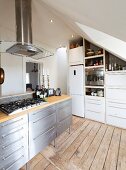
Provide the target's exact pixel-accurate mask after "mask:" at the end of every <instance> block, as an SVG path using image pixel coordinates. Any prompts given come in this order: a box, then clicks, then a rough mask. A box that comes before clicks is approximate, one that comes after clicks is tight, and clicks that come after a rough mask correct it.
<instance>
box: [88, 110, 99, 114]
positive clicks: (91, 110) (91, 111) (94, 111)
mask: <svg viewBox="0 0 126 170" xmlns="http://www.w3.org/2000/svg"><path fill="white" fill-rule="evenodd" d="M87 111H89V112H94V113H101V112H97V111H94V110H93V111H92V110H87Z"/></svg>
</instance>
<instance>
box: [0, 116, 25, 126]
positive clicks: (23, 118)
mask: <svg viewBox="0 0 126 170" xmlns="http://www.w3.org/2000/svg"><path fill="white" fill-rule="evenodd" d="M23 119H24V118H21V119H18V120H16V121H13V122H11V123H8V124H5V125H1V127H5V126H8V125H11V124H14V123H17V122H20V121H22V120H23Z"/></svg>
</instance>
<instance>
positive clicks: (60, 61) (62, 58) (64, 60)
mask: <svg viewBox="0 0 126 170" xmlns="http://www.w3.org/2000/svg"><path fill="white" fill-rule="evenodd" d="M56 56H57V73H58V74H57V79H58V81H57V87H59V88H61V91H62V93H63V94H66V93H67V76H68V57H67V52H66V48H59V49H58V50H57V52H56Z"/></svg>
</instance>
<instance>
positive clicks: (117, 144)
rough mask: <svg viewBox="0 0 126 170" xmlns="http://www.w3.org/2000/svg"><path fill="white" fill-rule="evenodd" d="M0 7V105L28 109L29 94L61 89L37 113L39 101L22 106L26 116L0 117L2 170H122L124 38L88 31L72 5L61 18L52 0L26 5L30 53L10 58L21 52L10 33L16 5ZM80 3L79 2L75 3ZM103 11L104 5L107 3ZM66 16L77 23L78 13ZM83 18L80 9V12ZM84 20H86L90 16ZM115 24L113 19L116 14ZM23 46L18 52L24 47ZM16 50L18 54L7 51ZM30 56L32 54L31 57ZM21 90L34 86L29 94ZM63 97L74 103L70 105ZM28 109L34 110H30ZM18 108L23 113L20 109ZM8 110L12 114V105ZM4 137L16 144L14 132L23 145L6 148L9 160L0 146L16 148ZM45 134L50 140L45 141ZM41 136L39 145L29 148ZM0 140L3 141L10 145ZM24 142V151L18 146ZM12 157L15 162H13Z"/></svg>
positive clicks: (14, 23)
mask: <svg viewBox="0 0 126 170" xmlns="http://www.w3.org/2000/svg"><path fill="white" fill-rule="evenodd" d="M19 2H23V0H21V1H19ZM28 2H30V1H29V0H28ZM0 3H1V5H0V12H1V17H0V33H1V35H0V38H1V43H0V50H1V51H0V52H1V53H0V56H1V57H0V58H1V61H0V64H1V68H3V70H4V73H5V79H4V82H3V84H1V86H0V95H1V98H0V104H4V103H8V102H12V103H13V102H14V101H20V100H24V101H25V106H26V100H27V99H29V98H31V97H32V95H33V93H34V91H32V90H33V89H34V90H36V89H35V88H36V87H35V86H36V85H39V88H40V89H39V90H42V87H41V86H42V85H44V87H46V88H47V89H49V88H51V89H55V90H56V89H57V88H60V90H61V96H58V95H59V94H60V93H59V94H57V93H56V92H55V93H56V95H57V96H52V97H48V98H47V102H46V101H45V103H42V105H41V103H39V101H37V102H38V103H35V102H36V101H29V100H28V101H27V102H28V105H27V107H26V110H25V109H24V110H23V111H21V112H19V113H16V114H12V115H9V116H7V115H6V114H4V113H3V112H1V114H0V118H1V119H0V127H1V128H2V127H3V129H1V130H0V134H1V138H0V140H1V144H0V145H1V146H0V147H1V155H0V157H1V160H0V161H1V163H0V166H1V167H0V169H12V170H17V169H19V168H21V169H38V170H39V169H46V170H47V169H72V168H73V169H98V170H100V169H125V168H126V164H125V162H126V161H125V160H126V149H125V142H126V138H125V137H126V131H125V129H126V122H125V118H126V116H125V104H126V103H125V85H126V82H125V76H126V75H125V38H124V37H125V36H124V35H123V31H122V32H121V34H120V33H119V32H118V30H120V28H119V29H118V30H114V29H113V30H112V29H111V28H112V27H111V28H109V35H112V36H113V37H112V36H109V35H108V34H105V33H108V31H107V29H106V30H104V29H105V28H106V27H104V29H101V28H103V27H101V28H100V24H101V23H103V22H99V28H98V26H96V25H95V24H94V26H93V25H91V24H90V23H88V21H89V20H88V21H87V20H86V18H85V14H84V12H82V11H81V12H82V14H83V18H81V15H80V16H79V14H80V13H81V12H80V13H79V9H80V8H81V7H80V6H81V5H77V4H76V3H75V4H76V5H75V4H74V3H73V2H72V1H70V2H66V4H68V6H69V9H68V7H67V6H66V11H65V12H66V14H64V15H63V13H64V9H65V8H63V5H65V1H62V3H59V2H58V1H57V0H55V3H54V4H53V3H52V2H51V1H44V0H37V1H34V0H32V41H30V42H32V44H33V46H30V48H29V49H28V50H26V49H27V47H25V50H24V51H23V53H22V48H21V49H20V50H19V49H18V50H19V51H18V53H16V52H17V51H16V52H15V51H14V50H15V49H17V47H18V48H19V46H17V45H20V43H19V42H22V40H21V39H20V36H19V37H18V35H19V34H20V33H19V34H18V33H17V32H18V31H16V26H17V25H18V22H19V18H18V17H17V18H18V19H17V20H18V21H16V12H15V1H14V0H10V1H8V0H1V2H0ZM72 3H73V4H74V5H72ZM80 3H82V4H83V3H84V2H82V1H80ZM85 3H87V2H85ZM93 4H94V2H93ZM96 4H97V3H96ZM96 4H94V6H96ZM88 5H89V4H88V3H87V7H89V11H90V5H89V6H88ZM100 5H103V4H99V6H100ZM104 5H107V2H106V4H104ZM119 5H120V6H119ZM119 5H118V7H120V8H121V7H123V6H121V5H122V4H119ZM22 7H23V3H22ZM82 7H83V5H82ZM24 8H25V7H23V9H24ZM97 8H98V7H97ZM23 9H22V10H21V11H23ZM28 9H29V8H28ZM61 9H62V10H61ZM67 9H68V11H67ZM70 9H73V11H75V10H76V11H77V12H78V15H77V16H78V19H77V16H76V15H75V14H76V13H75V14H74V13H73V12H71V13H70ZM91 9H92V7H91ZM115 9H116V7H115ZM115 9H113V12H115V11H114V10H115ZM60 10H61V11H62V12H61V13H60ZM82 10H83V8H82ZM92 10H93V9H92ZM101 10H102V9H101V8H100V9H99V10H97V13H99V11H101ZM19 11H20V10H19V9H18V12H19ZM26 11H27V12H26V13H25V14H24V16H25V20H24V23H26V24H24V25H23V26H24V28H25V26H26V28H25V29H24V30H25V32H24V35H25V36H24V39H23V40H25V41H24V42H25V43H26V42H27V43H29V40H30V35H29V36H27V35H28V33H29V31H28V32H27V31H26V30H27V29H29V26H28V25H27V23H29V22H28V21H29V20H27V19H28V18H29V17H28V18H27V17H26V16H27V13H29V12H28V11H29V10H26ZM89 11H87V10H86V8H85V12H87V13H88V12H89ZM121 14H122V13H120V15H121ZM21 15H22V16H23V14H21ZM67 15H68V16H69V15H70V16H71V17H72V18H70V17H67ZM18 16H20V15H19V14H18ZM89 16H90V17H91V11H90V15H89ZM107 17H108V16H107V15H106V22H107V20H108V18H107ZM113 17H115V16H114V14H113ZM101 18H102V16H101ZM101 18H95V19H94V20H95V21H97V19H101ZM102 19H103V18H102ZM109 19H111V18H109ZM65 21H66V23H65ZM75 22H76V23H75ZM79 22H80V23H82V24H79ZM108 22H109V20H108ZM119 22H121V21H119ZM93 23H94V22H93V21H92V24H93ZM83 24H84V25H83ZM97 24H98V23H97ZM114 24H115V22H114V21H113V25H114ZM86 25H89V26H90V27H88V26H86ZM116 26H117V25H116ZM91 27H92V28H91ZM118 27H119V24H118ZM47 28H48V29H47ZM93 28H95V29H96V30H95V29H93ZM19 30H20V29H19ZM97 30H101V31H103V32H100V31H97ZM121 30H122V28H121ZM114 31H115V32H114ZM30 32H31V31H30ZM104 32H105V33H104ZM119 35H120V37H119ZM82 37H83V38H82ZM115 37H117V38H119V39H116V38H115ZM18 38H19V39H18ZM120 39H121V40H120ZM103 40H104V41H103ZM122 40H123V41H122ZM24 42H22V45H24V46H25V43H24ZM18 43H19V44H18ZM27 43H26V44H27ZM15 45H16V48H12V47H15ZM24 46H23V48H24ZM117 47H119V48H117ZM20 52H21V54H20V55H19V53H20ZM24 52H25V54H24ZM26 52H28V53H30V54H26ZM34 52H38V54H36V55H32V54H33V53H34ZM31 53H32V54H31ZM25 55H26V56H28V55H29V57H25ZM22 56H23V57H22ZM30 63H32V64H31V65H32V66H31V68H30V71H28V69H27V66H28V65H30ZM2 73H3V72H2ZM26 73H27V74H26ZM31 73H32V74H34V75H35V77H34V78H33V79H34V80H35V79H36V78H37V76H38V78H37V79H36V83H35V84H36V85H34V82H33V81H32V80H31V77H32V76H31ZM36 75H37V76H36ZM26 76H27V81H26ZM1 80H3V74H1ZM26 84H27V85H30V84H32V87H31V85H30V86H29V87H28V89H27V90H28V91H27V92H26ZM64 94H65V95H64ZM69 95H70V96H71V97H72V105H71V97H70V96H69ZM42 98H43V96H42ZM12 103H11V104H12ZM29 103H30V105H31V103H32V104H33V103H34V104H36V105H37V106H33V107H31V108H29ZM11 104H9V105H11ZM16 104H17V105H18V107H20V106H21V107H22V105H23V104H24V103H22V102H19V103H16ZM17 105H16V106H17ZM71 106H72V110H71ZM9 107H10V108H11V109H12V105H11V106H9ZM23 107H24V106H23ZM47 108H48V109H49V110H48V109H47ZM39 110H41V112H39ZM10 112H11V111H10ZM36 113H37V114H36ZM72 114H73V117H72ZM37 115H38V116H42V117H41V118H40V117H37ZM60 115H61V117H60ZM48 118H50V119H48ZM39 119H41V121H40V123H37V124H36V123H34V122H39V121H38V120H39ZM14 120H15V121H14ZM13 121H14V122H15V125H14V124H13ZM46 121H47V122H46ZM71 121H72V122H71ZM9 122H10V123H9ZM17 122H18V123H19V124H18V123H17ZM71 123H72V126H71V128H70V125H71ZM11 124H13V125H14V127H13V126H11ZM17 125H20V126H19V127H18V126H17ZM111 125H112V126H111ZM40 127H41V128H40ZM118 127H119V128H118ZM9 128H10V129H9ZM16 128H18V129H16ZM20 128H21V129H20ZM9 130H10V131H9ZM7 131H8V132H9V134H11V133H12V135H13V139H14V140H15V141H17V140H19V139H18V138H17V136H16V135H14V132H16V131H17V132H19V131H20V133H19V134H20V135H19V137H23V139H21V140H19V142H20V143H16V144H13V147H12V148H14V146H15V147H17V145H18V147H17V148H18V149H17V152H16V151H15V153H14V150H13V149H10V148H9V147H8V146H9V145H6V144H12V143H14V141H13V140H12V139H11V138H10V137H9V136H8V133H5V132H7ZM35 132H36V133H35ZM46 133H47V134H49V136H50V137H49V138H47V137H48V135H47V136H46ZM22 134H23V136H22ZM40 134H42V136H43V138H41V140H39V141H38V143H36V144H35V140H36V141H37V140H38V136H39V135H40ZM6 139H9V140H10V143H8V141H9V140H6ZM11 140H12V141H11ZM22 141H23V142H24V143H25V144H27V145H23V144H22ZM50 143H51V144H50ZM49 144H50V145H49ZM48 145H49V146H48ZM6 146H7V149H6ZM47 146H48V147H47ZM2 148H5V149H2ZM4 150H5V152H6V153H4ZM12 150H13V151H12ZM22 150H23V151H22ZM103 150H104V152H103ZM21 151H22V152H21ZM24 151H25V152H24ZM9 152H10V154H9ZM11 154H12V155H13V154H14V155H16V156H15V158H13V160H12V155H11ZM100 158H101V160H100ZM21 160H22V161H21ZM9 161H10V162H9ZM99 161H100V163H99ZM17 162H18V163H17Z"/></svg>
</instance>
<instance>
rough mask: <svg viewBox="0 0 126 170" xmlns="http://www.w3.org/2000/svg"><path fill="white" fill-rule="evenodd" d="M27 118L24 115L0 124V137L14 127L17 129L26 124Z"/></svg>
mask: <svg viewBox="0 0 126 170" xmlns="http://www.w3.org/2000/svg"><path fill="white" fill-rule="evenodd" d="M27 117H28V116H27V115H24V116H20V117H17V118H15V119H12V120H8V121H6V122H4V123H1V124H0V135H1V134H3V133H5V132H8V131H9V130H12V129H14V128H16V127H19V126H21V125H23V124H25V123H27V121H28V118H27Z"/></svg>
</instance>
